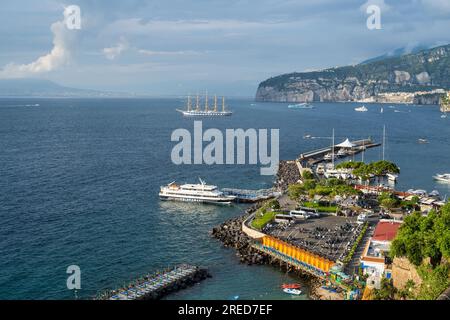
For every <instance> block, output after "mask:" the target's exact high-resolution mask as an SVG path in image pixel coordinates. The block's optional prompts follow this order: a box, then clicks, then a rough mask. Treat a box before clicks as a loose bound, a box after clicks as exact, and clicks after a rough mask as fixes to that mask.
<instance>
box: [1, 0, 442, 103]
mask: <svg viewBox="0 0 450 320" xmlns="http://www.w3.org/2000/svg"><path fill="white" fill-rule="evenodd" d="M70 5H77V6H79V8H80V10H81V20H80V21H81V29H76V30H73V29H69V28H67V24H66V22H65V20H64V10H65V8H67V7H68V6H70ZM370 5H377V6H378V7H379V8H380V10H381V29H372V30H370V29H369V28H368V27H367V19H368V17H369V16H370V14H368V13H367V12H366V9H367V7H368V6H370ZM449 30H450V0H369V1H367V0H362V1H361V0H153V1H151V0H148V1H147V0H103V1H101V0H67V1H60V0H40V1H35V0H2V4H1V7H0V78H41V79H48V80H52V81H55V82H57V83H59V84H61V85H65V86H69V87H74V88H81V89H95V90H106V91H117V92H133V93H138V94H149V95H154V96H164V95H184V94H188V93H191V94H192V93H196V92H204V91H205V90H208V91H209V92H211V93H213V94H214V93H217V94H218V95H222V94H224V95H227V96H248V97H252V96H254V94H255V92H256V89H257V86H258V84H259V82H261V81H263V80H265V79H267V78H269V77H272V76H276V75H279V74H283V73H289V72H302V71H312V70H317V69H324V68H328V67H334V66H343V65H349V64H357V63H359V62H361V61H364V60H366V59H369V58H373V57H376V56H378V55H382V54H386V53H389V52H392V51H394V50H395V49H398V48H405V50H406V51H408V50H411V49H412V48H414V47H416V46H418V45H425V46H429V47H431V46H438V45H444V44H448V43H450V32H449Z"/></svg>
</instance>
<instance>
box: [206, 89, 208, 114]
mask: <svg viewBox="0 0 450 320" xmlns="http://www.w3.org/2000/svg"><path fill="white" fill-rule="evenodd" d="M205 112H208V91H206V96H205Z"/></svg>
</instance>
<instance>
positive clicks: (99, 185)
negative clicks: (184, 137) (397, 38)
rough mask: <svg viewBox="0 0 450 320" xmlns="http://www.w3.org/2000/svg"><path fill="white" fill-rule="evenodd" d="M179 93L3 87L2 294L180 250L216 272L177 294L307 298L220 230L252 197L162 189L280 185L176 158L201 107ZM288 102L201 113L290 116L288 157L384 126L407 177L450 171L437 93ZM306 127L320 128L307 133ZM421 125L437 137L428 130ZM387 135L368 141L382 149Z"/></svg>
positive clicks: (155, 265) (283, 123)
mask: <svg viewBox="0 0 450 320" xmlns="http://www.w3.org/2000/svg"><path fill="white" fill-rule="evenodd" d="M183 105H184V101H183V100H182V99H13V98H10V99H0V221H1V223H0V257H1V258H0V299H74V298H81V299H85V298H90V297H93V296H94V295H95V294H96V293H98V292H99V291H102V290H104V289H107V288H114V287H117V286H120V285H122V284H124V283H127V282H128V281H130V280H132V279H133V278H135V277H137V276H139V275H143V274H145V273H147V272H152V271H155V270H157V269H159V268H164V267H166V266H171V265H173V264H176V263H183V262H186V263H191V264H197V265H202V266H206V267H208V268H209V269H210V271H211V273H212V275H213V277H212V278H211V279H208V280H206V281H204V282H202V283H200V284H198V285H195V286H194V287H192V288H189V289H186V290H183V291H180V292H178V293H176V294H172V295H170V296H168V297H167V299H230V298H231V297H234V296H239V298H240V299H308V288H307V287H306V286H305V287H304V288H303V290H304V291H305V294H304V295H302V296H300V297H291V296H288V295H286V294H284V293H282V292H281V290H280V285H281V284H282V283H283V282H289V281H297V282H298V281H299V280H298V279H296V278H295V277H292V276H291V275H286V274H284V273H283V272H281V271H279V270H278V269H276V268H274V267H270V266H247V265H243V264H240V263H239V261H238V259H237V257H236V256H235V251H234V250H232V249H226V248H223V247H222V245H221V243H220V242H218V241H217V240H214V239H212V238H211V236H210V235H209V232H210V230H211V229H212V228H213V227H214V226H216V225H218V224H220V223H222V222H223V221H225V220H227V219H229V218H231V217H235V216H237V215H239V214H240V213H241V212H242V211H243V210H244V209H245V208H246V206H245V205H232V206H225V207H222V206H213V205H199V204H186V203H176V202H161V201H159V199H158V191H159V187H160V186H161V185H165V184H167V183H170V182H172V181H175V180H176V181H178V182H181V183H182V182H193V183H195V182H197V181H198V178H199V177H201V178H202V179H204V180H206V182H207V183H209V184H215V185H218V186H220V187H236V188H248V189H259V188H267V187H270V186H271V185H272V183H273V180H274V177H273V176H262V175H260V171H259V169H260V167H259V165H212V166H208V165H204V164H203V165H178V166H177V165H174V164H172V162H171V157H170V156H171V150H172V148H173V146H174V145H175V144H176V143H175V142H172V141H171V134H172V132H173V130H175V129H177V128H185V129H188V130H190V131H191V132H192V129H193V120H192V119H187V118H183V117H182V115H181V114H180V113H178V112H176V111H175V109H176V108H183ZM357 106H358V104H354V103H316V104H315V109H312V110H306V109H305V110H293V109H288V108H287V104H285V103H255V102H253V101H251V100H245V99H242V100H230V101H229V107H230V109H232V110H233V111H234V114H233V116H231V117H225V118H211V119H203V127H204V129H207V128H218V129H220V130H222V131H224V130H225V129H237V128H243V129H249V128H255V129H271V128H274V129H280V157H281V159H293V158H295V157H296V156H298V155H299V154H300V153H302V152H304V151H308V150H311V149H315V148H319V147H324V146H328V145H330V143H331V140H330V136H331V132H332V129H333V128H335V131H336V142H340V141H341V140H342V141H343V140H345V138H347V137H348V138H350V139H351V140H352V139H362V138H367V137H371V138H372V139H374V140H375V141H378V142H380V141H381V140H382V131H383V126H384V125H385V126H386V132H387V137H386V139H387V143H386V159H387V160H391V161H394V162H396V163H397V164H398V165H399V166H400V168H401V175H400V178H399V183H398V185H397V188H398V189H400V190H407V189H409V188H415V189H419V188H420V189H426V190H428V191H431V190H435V189H436V190H438V191H439V192H440V193H441V195H443V196H444V195H446V194H449V195H450V187H449V186H448V185H445V184H439V183H436V182H435V181H433V179H432V176H433V175H434V174H436V173H443V172H450V158H449V156H450V119H442V118H440V112H439V109H438V107H437V106H413V105H411V106H406V105H392V106H391V107H390V106H389V105H384V113H380V107H381V105H377V104H367V105H366V106H367V107H368V108H369V112H366V113H359V112H355V111H354V108H355V107H357ZM306 134H309V135H311V136H312V139H304V138H303V137H304V135H306ZM419 138H423V139H427V140H428V141H429V143H428V144H419V143H418V142H417V140H418V139H419ZM381 155H382V149H381V148H375V149H371V150H369V151H368V152H366V153H365V159H366V160H379V159H380V158H381ZM360 157H361V155H358V156H357V157H356V159H355V160H359V159H360ZM69 265H78V266H79V267H80V268H81V287H82V288H81V290H79V291H78V292H77V293H76V294H75V293H74V292H73V291H70V290H68V289H67V287H66V280H67V277H68V274H66V269H67V267H68V266H69Z"/></svg>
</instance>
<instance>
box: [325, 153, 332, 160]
mask: <svg viewBox="0 0 450 320" xmlns="http://www.w3.org/2000/svg"><path fill="white" fill-rule="evenodd" d="M334 158H335V155H334V154H332V153H327V154H326V155H324V156H323V160H325V161H331V160H333V159H334Z"/></svg>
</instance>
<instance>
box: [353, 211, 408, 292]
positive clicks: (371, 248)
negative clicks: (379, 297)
mask: <svg viewBox="0 0 450 320" xmlns="http://www.w3.org/2000/svg"><path fill="white" fill-rule="evenodd" d="M401 224H402V222H401V221H397V220H380V221H379V222H378V224H377V226H376V228H375V231H374V233H373V236H372V237H371V238H370V239H369V240H368V241H367V244H366V247H365V248H364V251H363V255H362V257H361V268H362V269H363V272H364V274H367V275H368V279H367V285H368V286H371V287H374V288H376V289H379V288H380V284H381V279H382V278H383V276H384V277H386V278H388V279H390V278H391V270H390V268H389V265H390V263H389V261H388V259H387V253H388V252H389V248H390V245H391V242H392V240H394V238H395V236H396V235H397V232H398V229H399V227H400V225H401Z"/></svg>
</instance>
